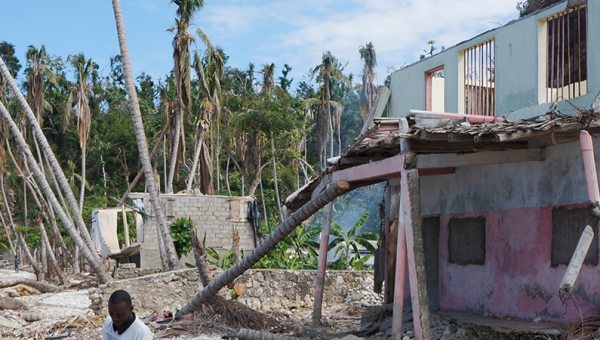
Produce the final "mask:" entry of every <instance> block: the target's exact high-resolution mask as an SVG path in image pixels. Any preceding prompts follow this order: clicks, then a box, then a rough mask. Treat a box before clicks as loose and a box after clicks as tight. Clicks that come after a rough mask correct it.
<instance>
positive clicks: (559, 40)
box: [546, 6, 588, 102]
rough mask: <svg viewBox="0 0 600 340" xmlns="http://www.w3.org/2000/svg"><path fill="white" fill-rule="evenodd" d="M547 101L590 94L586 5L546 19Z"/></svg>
mask: <svg viewBox="0 0 600 340" xmlns="http://www.w3.org/2000/svg"><path fill="white" fill-rule="evenodd" d="M546 36H547V41H546V43H547V47H546V48H547V53H546V58H547V61H546V65H548V66H547V68H546V102H551V101H559V100H564V99H570V98H574V97H578V96H581V95H584V94H586V93H588V84H587V6H582V7H579V8H575V9H570V10H567V11H564V12H561V13H557V14H556V15H553V16H551V17H548V18H547V19H546Z"/></svg>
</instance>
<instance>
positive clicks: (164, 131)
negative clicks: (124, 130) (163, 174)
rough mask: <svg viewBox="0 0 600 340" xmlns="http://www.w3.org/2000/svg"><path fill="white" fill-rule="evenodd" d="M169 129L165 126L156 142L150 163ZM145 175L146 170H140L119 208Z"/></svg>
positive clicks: (122, 198) (121, 200) (118, 205)
mask: <svg viewBox="0 0 600 340" xmlns="http://www.w3.org/2000/svg"><path fill="white" fill-rule="evenodd" d="M168 128H169V125H168V124H165V127H163V129H162V131H161V132H160V136H159V137H158V140H157V141H156V144H155V145H154V148H153V149H152V152H151V153H150V161H152V158H154V155H156V151H158V147H159V146H160V142H161V141H162V139H163V138H164V137H165V135H166V134H167V130H168ZM143 174H144V169H140V171H139V172H138V174H137V175H136V176H135V178H134V179H133V182H131V184H129V187H127V190H126V191H125V193H124V194H123V196H121V199H120V200H119V203H118V204H117V207H120V206H121V205H123V202H125V198H126V197H127V195H129V193H130V192H131V190H133V187H134V186H135V185H136V184H137V183H138V181H139V180H140V178H142V175H143ZM159 184H160V178H159V180H158V183H157V184H156V185H159Z"/></svg>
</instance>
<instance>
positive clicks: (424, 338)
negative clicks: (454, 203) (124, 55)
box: [400, 169, 431, 340]
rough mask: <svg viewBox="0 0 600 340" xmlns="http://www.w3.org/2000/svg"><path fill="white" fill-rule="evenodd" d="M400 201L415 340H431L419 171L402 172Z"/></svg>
mask: <svg viewBox="0 0 600 340" xmlns="http://www.w3.org/2000/svg"><path fill="white" fill-rule="evenodd" d="M400 186H401V189H400V190H401V202H402V212H401V213H402V217H403V222H404V223H403V224H404V228H405V230H406V252H407V260H408V278H409V280H410V295H411V301H412V310H413V319H414V324H415V339H417V340H429V339H431V335H430V331H429V299H428V297H427V280H426V278H425V248H424V246H423V231H422V221H421V193H420V185H419V172H418V170H417V169H412V170H402V175H401V183H400Z"/></svg>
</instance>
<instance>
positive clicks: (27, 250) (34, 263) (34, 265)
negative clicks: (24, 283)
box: [17, 232, 42, 281]
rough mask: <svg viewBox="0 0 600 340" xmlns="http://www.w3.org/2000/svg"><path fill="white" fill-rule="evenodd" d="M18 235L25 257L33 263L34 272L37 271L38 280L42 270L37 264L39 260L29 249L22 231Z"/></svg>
mask: <svg viewBox="0 0 600 340" xmlns="http://www.w3.org/2000/svg"><path fill="white" fill-rule="evenodd" d="M17 237H18V238H19V243H21V249H23V250H24V251H25V257H26V258H27V261H29V263H30V264H31V268H33V272H34V273H35V277H36V279H37V280H38V281H39V280H41V279H42V272H41V271H40V267H39V266H38V265H37V262H36V261H35V259H34V258H33V255H31V251H30V250H29V247H28V246H27V243H26V242H25V238H24V237H23V235H22V234H21V232H17Z"/></svg>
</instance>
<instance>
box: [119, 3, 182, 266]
mask: <svg viewBox="0 0 600 340" xmlns="http://www.w3.org/2000/svg"><path fill="white" fill-rule="evenodd" d="M112 4H113V9H114V13H115V22H116V25H117V34H118V37H119V47H120V49H121V60H122V62H123V75H124V77H125V84H126V88H127V94H128V97H129V107H130V109H131V115H132V121H133V126H134V131H135V137H136V139H137V142H138V150H139V154H140V156H139V157H140V162H141V163H142V167H143V168H144V175H145V176H146V184H147V185H148V192H149V193H150V201H151V202H152V210H153V213H154V215H155V216H156V222H157V223H156V224H157V228H158V229H159V230H160V232H161V234H162V237H163V241H164V242H163V245H164V247H165V253H166V254H167V261H168V263H169V269H171V270H175V269H179V267H180V264H179V259H178V258H177V253H176V252H175V245H174V244H173V239H172V238H171V233H170V232H169V228H168V226H167V221H166V219H165V215H164V214H163V211H162V208H161V206H160V201H159V198H158V190H157V188H156V183H155V182H154V174H153V173H152V164H151V163H150V157H149V155H148V143H147V142H146V134H145V133H144V123H143V122H142V113H141V112H140V106H139V102H138V99H137V92H136V89H135V83H134V80H133V74H132V71H131V61H130V59H129V48H128V47H127V37H126V36H125V23H124V21H123V12H122V11H121V1H120V0H112Z"/></svg>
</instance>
